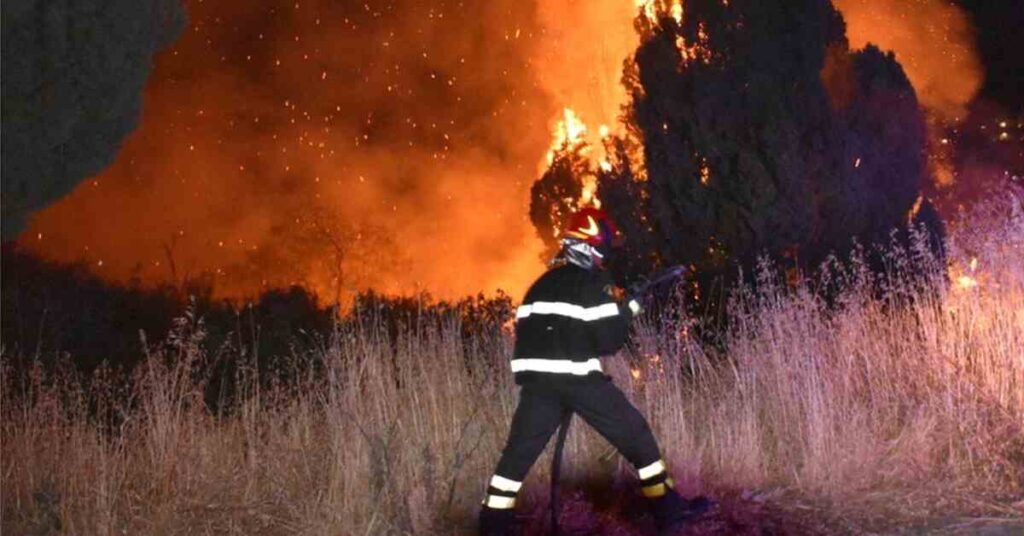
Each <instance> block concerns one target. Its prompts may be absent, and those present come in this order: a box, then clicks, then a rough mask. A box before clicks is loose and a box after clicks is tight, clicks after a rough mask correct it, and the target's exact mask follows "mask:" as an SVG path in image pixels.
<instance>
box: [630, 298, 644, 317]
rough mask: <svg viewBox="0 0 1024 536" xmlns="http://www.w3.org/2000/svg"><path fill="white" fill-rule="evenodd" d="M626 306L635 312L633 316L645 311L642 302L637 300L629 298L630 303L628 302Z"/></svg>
mask: <svg viewBox="0 0 1024 536" xmlns="http://www.w3.org/2000/svg"><path fill="white" fill-rule="evenodd" d="M626 306H627V307H629V310H630V311H632V312H633V316H636V315H638V314H640V313H642V312H643V310H644V308H643V306H642V305H640V302H639V301H638V300H637V299H636V298H629V301H628V302H626Z"/></svg>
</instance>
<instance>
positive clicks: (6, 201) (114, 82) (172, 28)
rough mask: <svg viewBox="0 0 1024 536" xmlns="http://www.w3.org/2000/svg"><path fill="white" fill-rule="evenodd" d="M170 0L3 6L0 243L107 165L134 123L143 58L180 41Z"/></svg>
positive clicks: (147, 64) (179, 21)
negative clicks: (0, 224) (0, 236)
mask: <svg viewBox="0 0 1024 536" xmlns="http://www.w3.org/2000/svg"><path fill="white" fill-rule="evenodd" d="M184 22H185V13H184V10H183V9H182V6H181V4H180V3H179V2H178V1H177V0H75V1H68V0H64V1H52V0H47V1H42V0H12V1H6V2H4V5H3V15H2V31H3V129H4V131H3V158H2V162H3V164H2V173H3V198H2V209H3V236H4V238H5V239H6V238H12V237H14V236H16V235H17V233H19V232H20V231H21V230H22V228H23V227H24V225H25V219H26V217H27V216H28V215H29V214H30V213H32V212H33V211H36V210H39V209H41V208H43V207H45V206H47V205H49V204H50V203H52V202H54V201H56V200H57V199H59V198H61V197H63V196H64V195H66V194H67V193H69V192H70V191H71V190H72V189H74V187H75V186H76V185H77V184H78V183H79V182H80V181H82V179H84V178H86V177H88V176H90V175H94V174H96V173H98V172H99V171H101V170H102V169H103V168H105V167H106V166H107V165H109V164H110V162H111V161H112V160H113V158H114V156H115V155H116V154H117V152H118V149H119V148H120V146H121V142H122V140H123V139H124V137H125V136H126V135H127V134H128V133H129V132H131V131H132V130H133V129H134V128H135V126H136V124H137V123H138V119H139V114H140V110H141V108H142V88H143V85H144V84H145V81H146V77H147V76H148V75H149V72H150V70H151V68H152V65H153V55H154V54H155V53H156V52H157V51H158V50H160V49H161V48H163V47H164V46H166V45H168V44H170V43H171V42H172V41H173V40H174V39H175V38H176V37H177V36H178V34H179V33H180V31H181V29H182V27H183V26H184Z"/></svg>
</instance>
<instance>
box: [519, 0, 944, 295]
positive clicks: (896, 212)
mask: <svg viewBox="0 0 1024 536" xmlns="http://www.w3.org/2000/svg"><path fill="white" fill-rule="evenodd" d="M682 14H683V16H681V17H673V16H670V15H669V13H667V12H662V13H660V14H659V16H657V17H653V18H648V17H647V16H645V15H644V14H641V15H640V16H638V18H637V20H636V28H637V31H638V32H639V33H640V37H641V44H640V46H639V48H638V49H637V51H636V54H635V56H634V58H633V62H632V63H627V68H626V71H625V76H624V78H623V80H624V83H625V85H626V87H627V90H628V91H629V92H630V94H631V95H632V102H631V105H630V106H629V107H628V108H627V109H626V112H625V114H624V120H625V122H626V127H627V129H628V130H629V131H630V132H631V133H632V134H631V136H630V137H627V138H626V139H618V140H612V141H610V142H608V143H609V146H610V151H609V153H610V154H611V157H610V164H611V165H610V166H604V169H602V170H600V171H599V172H598V176H599V185H600V189H599V195H600V197H601V199H602V201H603V202H604V206H605V208H606V209H607V210H608V211H609V212H610V213H611V214H612V215H613V217H615V218H616V219H617V221H619V222H620V226H621V227H622V228H623V230H624V232H625V234H626V235H627V247H626V248H625V250H624V251H623V258H621V259H620V260H619V262H617V263H616V265H615V267H616V270H618V271H619V272H620V273H619V274H618V277H619V279H620V280H622V279H629V278H631V277H636V276H637V275H640V274H642V273H645V272H649V271H650V270H652V269H654V268H656V267H658V266H659V265H667V264H686V265H690V266H691V267H692V268H693V269H694V272H695V273H696V274H698V276H699V279H700V280H701V282H702V283H703V284H707V283H709V282H710V281H712V280H714V279H719V278H724V279H725V280H726V281H729V280H730V278H732V277H734V276H735V274H736V273H737V269H736V268H737V267H738V266H743V267H750V266H752V265H753V264H754V262H755V261H756V259H757V257H758V256H760V255H768V256H769V257H772V258H774V259H776V260H777V261H779V262H781V263H783V266H784V267H786V268H800V269H803V270H809V269H813V268H815V267H816V266H817V265H818V264H819V263H820V262H821V261H822V260H823V259H824V258H825V257H826V256H827V255H828V254H829V253H832V252H836V253H838V254H840V255H842V254H843V253H845V252H846V251H847V249H848V248H849V247H851V246H852V244H853V240H854V239H855V238H856V239H857V240H859V241H860V242H861V243H871V242H875V241H880V240H883V239H887V238H888V233H889V231H890V230H891V229H893V228H894V227H901V226H905V225H906V224H907V223H908V221H910V220H913V219H914V218H915V217H916V218H918V220H921V219H922V218H924V219H926V220H928V221H929V225H930V226H931V227H932V228H933V229H934V230H935V231H936V232H940V231H941V226H940V225H939V224H938V221H937V219H935V218H934V217H933V216H934V214H933V211H932V210H931V207H930V205H929V204H928V203H927V201H926V200H921V199H920V198H919V196H920V194H921V187H922V181H923V179H924V178H925V175H926V173H927V171H926V166H925V161H924V158H925V156H924V152H925V135H924V132H925V130H924V119H923V116H922V113H921V111H920V109H919V107H918V104H917V100H916V97H915V94H914V91H913V88H912V86H911V85H910V82H909V81H908V79H907V77H906V75H905V74H904V72H903V70H902V68H901V67H900V66H899V64H898V63H897V62H896V60H895V58H894V56H893V55H892V54H891V53H889V54H887V53H883V52H882V51H880V50H878V49H877V48H875V47H873V46H869V47H867V48H865V49H864V50H862V51H851V50H850V48H849V44H848V42H847V40H846V37H845V24H844V23H843V20H842V17H841V16H840V14H839V12H838V11H836V10H835V8H834V7H833V6H832V4H831V2H829V1H828V0H794V1H786V2H781V1H776V2H765V1H763V0H762V1H755V0H735V1H730V2H728V3H723V2H721V1H719V0H689V1H686V2H684V4H683V9H682ZM631 138H635V140H636V141H634V142H632V143H633V144H634V145H637V144H642V147H643V151H642V157H640V156H639V155H638V153H639V151H638V150H637V148H635V147H634V148H631V147H630V143H631V142H630V141H628V140H629V139H631ZM638 162H642V163H639V164H638ZM566 169H575V168H564V167H563V168H560V170H559V171H558V172H559V173H565V171H566ZM553 172H554V168H552V170H549V174H551V173H553ZM547 177H548V175H545V178H547ZM549 180H550V179H549ZM560 180H562V181H564V182H570V181H569V179H565V178H563V179H560ZM535 201H536V196H535ZM919 201H920V203H918V202H919ZM915 206H916V207H918V208H917V210H915ZM532 211H533V212H534V213H537V212H539V213H543V212H544V207H536V206H535V207H532ZM535 224H536V220H535ZM538 228H540V227H538Z"/></svg>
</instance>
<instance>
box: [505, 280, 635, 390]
mask: <svg viewBox="0 0 1024 536" xmlns="http://www.w3.org/2000/svg"><path fill="white" fill-rule="evenodd" d="M613 288H614V287H613V283H612V280H611V277H610V276H609V275H608V273H607V272H605V271H603V270H585V269H583V268H580V267H579V266H576V265H574V264H572V263H565V264H563V265H561V266H558V267H555V268H552V269H551V270H548V271H547V272H546V273H545V274H544V275H542V276H541V277H540V279H538V280H537V281H536V282H535V283H534V284H533V286H532V287H530V290H529V291H527V293H526V296H525V297H524V298H523V304H522V305H521V306H519V309H518V310H517V311H516V343H515V349H514V351H513V355H512V372H514V373H515V380H516V383H518V384H525V383H530V382H532V381H534V380H537V379H555V378H558V379H568V380H576V381H579V380H581V379H591V378H602V379H603V378H605V375H604V372H603V370H602V368H601V361H600V359H598V358H599V357H600V356H602V355H608V354H613V353H615V352H617V351H618V350H619V349H620V348H622V345H623V344H625V341H626V337H627V336H628V334H629V323H630V320H631V319H632V313H631V311H630V310H629V308H628V307H626V306H624V305H620V304H619V302H618V301H617V300H616V299H615V297H614V295H613V292H612V289H613Z"/></svg>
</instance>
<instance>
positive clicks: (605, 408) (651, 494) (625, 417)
mask: <svg viewBox="0 0 1024 536" xmlns="http://www.w3.org/2000/svg"><path fill="white" fill-rule="evenodd" d="M567 390H568V393H569V396H567V397H566V401H567V403H568V405H569V406H570V408H571V409H572V410H573V411H575V412H576V413H577V414H578V415H579V416H580V417H582V418H583V420H585V421H586V422H587V424H589V425H590V426H592V427H594V429H595V430H597V431H598V433H600V434H601V435H602V436H603V437H604V438H605V439H607V440H608V442H609V443H611V444H612V446H614V447H615V448H616V449H617V450H618V451H619V452H620V453H621V454H622V455H623V456H624V457H625V458H626V459H627V460H629V462H630V463H632V464H633V466H634V467H636V469H637V473H638V476H639V477H640V486H641V491H642V492H643V494H644V496H645V497H647V498H648V499H650V500H651V506H652V509H653V511H654V517H655V522H656V523H657V525H658V528H659V530H660V531H662V532H671V531H672V530H674V529H675V528H678V527H680V526H681V525H682V524H684V523H686V522H687V521H688V520H690V519H693V518H694V517H697V516H699V515H700V514H701V513H703V512H704V511H706V510H707V509H708V506H709V505H708V503H707V500H706V499H703V498H699V499H696V500H693V501H687V500H685V499H683V498H682V497H680V496H679V495H678V494H677V493H676V492H675V490H673V489H672V486H673V484H672V479H671V477H670V476H669V474H668V469H667V468H666V467H665V462H664V461H663V460H662V459H661V454H660V453H659V450H658V443H657V441H655V439H654V434H653V433H652V432H651V428H650V426H649V425H648V424H647V419H645V418H644V416H643V415H641V414H640V412H639V411H638V410H637V409H636V407H634V406H633V404H632V403H630V402H629V400H628V399H627V398H626V395H624V394H623V393H622V391H620V390H619V388H618V387H616V386H615V385H614V384H613V383H612V382H610V381H609V382H594V383H587V384H582V385H578V386H571V387H569V388H568V389H567Z"/></svg>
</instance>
